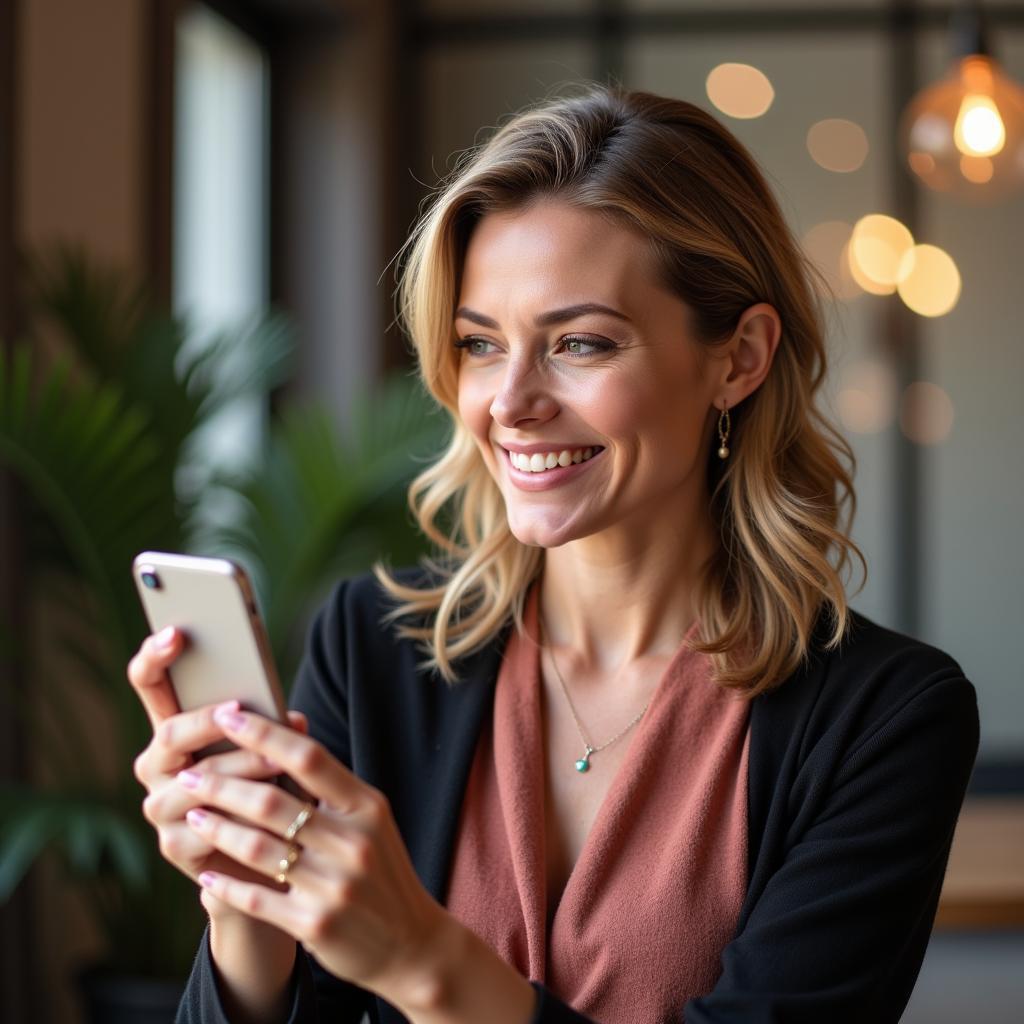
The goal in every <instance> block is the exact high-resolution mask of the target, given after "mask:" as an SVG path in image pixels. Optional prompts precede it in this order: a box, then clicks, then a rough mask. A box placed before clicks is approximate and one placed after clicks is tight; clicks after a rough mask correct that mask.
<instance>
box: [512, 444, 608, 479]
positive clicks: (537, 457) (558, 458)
mask: <svg viewBox="0 0 1024 1024" xmlns="http://www.w3.org/2000/svg"><path fill="white" fill-rule="evenodd" d="M601 450H602V449H601V448H595V447H590V448H577V449H575V450H570V449H563V450H562V451H560V452H555V451H551V452H534V453H533V454H532V455H527V454H525V453H524V452H508V458H509V461H510V462H511V463H512V465H513V466H515V467H516V469H518V470H522V472H524V473H545V472H547V471H548V470H550V469H557V468H558V467H559V466H561V467H563V468H564V467H566V466H571V465H575V464H578V463H580V462H587V461H588V460H589V459H591V458H593V457H594V456H595V455H596V454H597V453H598V452H599V451H601Z"/></svg>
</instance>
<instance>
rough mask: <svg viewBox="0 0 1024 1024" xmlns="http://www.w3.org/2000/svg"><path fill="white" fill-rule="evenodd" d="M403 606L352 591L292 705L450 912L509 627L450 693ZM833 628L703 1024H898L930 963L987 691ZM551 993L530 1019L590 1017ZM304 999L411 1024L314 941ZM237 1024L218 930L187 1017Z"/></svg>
mask: <svg viewBox="0 0 1024 1024" xmlns="http://www.w3.org/2000/svg"><path fill="white" fill-rule="evenodd" d="M399 575H400V576H401V577H402V578H404V579H405V580H406V581H408V582H412V581H413V580H421V579H422V577H421V576H420V571H419V570H404V571H403V572H401V573H400V574H399ZM389 601H390V599H388V598H387V595H386V594H385V593H384V591H383V590H382V589H381V588H380V586H379V584H378V583H377V581H376V580H375V579H374V577H373V576H372V575H369V574H367V575H364V576H360V577H358V578H355V579H351V580H343V581H341V582H340V583H338V584H337V585H336V586H335V588H334V590H333V591H332V593H331V595H330V597H329V598H328V600H327V601H326V603H325V604H324V605H323V606H322V607H321V608H320V610H319V611H318V612H317V615H316V617H315V619H314V621H313V623H312V626H311V628H310V632H309V636H308V642H307V646H306V650H305V654H304V657H303V661H302V665H301V667H300V669H299V672H298V675H297V678H296V681H295V684H294V686H293V688H292V692H291V697H290V702H289V703H290V705H291V706H292V707H294V708H298V709H300V710H302V711H304V712H305V713H306V714H307V715H308V716H309V723H310V734H311V735H312V736H313V737H315V738H316V739H318V740H320V741H321V742H322V743H323V744H324V745H325V746H326V747H328V748H329V749H330V750H331V751H332V753H333V754H334V755H335V756H336V757H337V758H339V759H340V760H341V761H342V762H344V763H345V764H346V765H349V766H350V767H351V768H352V770H353V771H354V772H355V773H356V774H357V775H358V776H359V777H360V778H363V779H365V780H366V781H367V782H369V783H371V784H372V785H373V786H376V787H377V788H378V789H380V790H382V791H383V792H384V793H385V794H386V795H387V797H388V799H389V800H390V803H391V808H392V811H393V813H394V816H395V819H396V821H397V824H398V827H399V829H400V831H401V834H402V837H403V838H404V840H405V842H406V844H407V846H408V849H409V853H410V856H411V858H412V861H413V864H414V865H415V867H416V870H417V872H418V874H419V877H420V879H421V881H422V882H423V885H424V886H425V888H426V889H427V890H428V891H429V892H430V893H431V895H433V896H434V898H435V899H437V900H438V901H439V902H443V901H444V897H445V893H446V885H447V879H448V871H449V867H450V863H451V858H452V854H453V844H454V838H455V831H456V827H457V824H458V819H459V812H460V809H461V806H462V797H463V793H464V789H465V784H466V781H467V778H468V774H469V769H470V764H471V761H472V757H473V753H474V750H475V747H476V742H477V737H478V735H479V733H480V729H481V727H482V725H483V723H484V721H485V716H487V715H489V714H490V712H491V709H492V706H493V696H494V683H495V681H496V679H497V670H498V664H499V659H500V652H501V651H502V650H503V648H504V644H505V640H506V639H507V636H508V629H509V628H510V627H509V626H506V627H505V630H504V631H503V632H502V634H501V635H500V636H499V637H498V638H497V640H496V641H495V642H494V643H492V644H490V645H489V646H487V647H486V648H485V649H483V650H481V651H479V652H478V653H476V654H474V655H471V656H468V657H466V658H465V659H463V660H462V662H461V663H460V665H459V671H460V678H461V680H462V681H461V682H460V683H459V684H457V685H456V686H454V687H451V688H449V687H448V686H447V685H446V684H445V683H444V682H443V681H442V680H440V678H439V677H437V676H434V675H431V674H429V673H425V672H423V671H422V670H419V669H417V668H416V662H417V661H418V660H421V659H422V656H423V655H422V652H421V651H419V650H418V649H417V648H416V646H415V644H414V643H413V642H411V641H407V640H398V639H396V638H395V636H394V634H393V632H392V631H391V630H390V629H387V630H386V629H383V628H381V626H380V624H379V619H380V616H381V614H382V613H383V612H384V611H386V610H387V608H388V607H390V606H391V605H390V603H389ZM824 628H825V626H824V622H822V623H820V624H819V627H818V629H817V630H816V631H815V643H814V645H813V649H812V654H811V657H810V658H809V660H808V662H807V664H806V665H805V666H804V667H802V668H801V669H799V670H797V672H796V673H795V674H794V675H793V676H791V677H790V678H789V679H788V680H786V682H785V683H784V684H783V685H782V686H780V687H779V688H778V689H776V690H774V691H772V692H771V693H769V694H762V695H760V696H759V697H757V698H755V699H754V702H753V705H752V707H751V719H750V728H751V737H750V755H749V775H748V845H749V856H748V870H749V874H748V878H749V882H748V887H747V893H746V898H745V900H744V903H743V906H742V908H741V911H740V916H739V921H738V923H737V926H736V932H735V934H734V936H733V938H732V940H731V941H730V942H729V944H728V945H727V946H726V947H725V948H724V949H723V951H722V973H721V975H720V977H719V979H718V982H717V983H716V985H715V987H714V988H713V989H712V991H710V992H708V993H706V994H704V995H701V996H699V997H697V998H694V999H691V1000H689V1001H688V1002H687V1003H686V1005H685V1006H684V1007H680V1010H679V1015H678V1019H679V1020H682V1019H683V1017H684V1016H685V1020H686V1024H740V1022H742V1024H804V1022H806V1024H823V1022H829V1024H843V1022H846V1021H849V1022H854V1021H856V1022H858V1024H860V1022H863V1021H872V1022H873V1024H886V1022H893V1024H896V1022H898V1021H899V1019H900V1016H901V1015H902V1013H903V1009H904V1007H905V1006H906V1004H907V1002H908V1000H909V998H910V994H911V991H912V990H913V987H914V983H915V981H916V979H917V975H918V972H919V970H920V968H921V962H922V960H923V958H924V953H925V949H926V947H927V944H928V938H929V935H930V932H931V928H932V924H933V922H934V919H935V912H936V907H937V904H938V899H939V891H940V889H941V886H942V881H943V876H944V874H945V869H946V863H947V860H948V857H949V850H950V844H951V842H952V838H953V829H954V826H955V825H956V820H957V815H958V813H959V811H960V806H961V804H962V802H963V798H964V793H965V791H966V788H967V783H968V781H969V778H970V774H971V770H972V767H973V764H974V759H975V756H976V754H977V749H978V733H979V723H978V706H977V697H976V693H975V690H974V687H973V685H972V684H971V683H970V682H968V681H967V679H965V678H964V675H963V672H962V671H961V669H960V667H959V666H958V665H957V663H956V662H955V661H953V659H952V658H950V657H949V656H948V655H946V654H944V653H943V652H942V651H939V650H937V649H936V648H934V647H931V646H928V645H927V644H924V643H922V642H920V641H917V640H913V639H911V638H909V637H906V636H902V635H900V634H898V633H895V632H892V631H891V630H888V629H884V628H882V627H881V626H879V625H877V624H875V623H874V622H872V621H871V620H869V619H867V618H865V617H864V616H862V615H860V614H857V613H854V614H853V628H852V630H851V632H850V633H849V634H848V637H847V639H845V640H844V642H843V645H842V647H841V648H840V650H839V651H832V652H828V651H825V650H823V649H822V647H821V644H820V639H821V636H822V631H823V630H824ZM532 983H533V985H534V988H535V989H536V991H537V993H538V1000H537V1007H536V1011H535V1013H534V1016H533V1017H532V1019H531V1021H530V1022H529V1024H556V1022H570V1024H582V1022H586V1021H587V1020H588V1018H585V1017H583V1016H582V1015H580V1014H578V1013H576V1012H575V1011H573V1010H572V1009H571V1008H570V1007H568V1006H567V1005H566V1004H565V1003H563V1002H561V1001H560V1000H559V999H558V998H557V997H556V996H555V995H554V994H552V993H551V992H550V991H548V990H547V989H546V988H545V987H544V986H543V985H541V984H539V983H537V982H532ZM621 984H624V985H628V984H630V981H629V979H628V978H623V979H622V980H621ZM292 986H293V991H294V1001H293V1004H292V1011H291V1014H290V1016H289V1018H288V1020H289V1024H309V1022H313V1021H320V1022H323V1024H358V1022H359V1021H360V1020H361V1019H362V1015H363V1013H364V1012H367V1013H369V1017H370V1020H371V1021H372V1022H374V1024H399V1022H403V1021H405V1017H403V1016H402V1015H401V1014H399V1013H398V1012H397V1011H396V1010H395V1009H394V1008H393V1007H392V1006H390V1005H389V1004H388V1003H386V1002H385V1001H384V1000H382V999H379V998H377V997H375V996H374V995H372V994H370V993H368V992H366V991H365V990H363V989H360V988H357V987H356V986H354V985H352V984H350V983H348V982H344V981H341V980H339V979H338V978H336V977H335V976H334V975H332V974H330V973H329V972H328V971H326V970H324V969H323V967H321V966H320V964H319V963H317V962H316V960H315V959H314V958H313V957H312V956H310V955H309V954H307V953H306V951H305V950H304V949H303V948H302V947H301V946H300V948H299V950H298V955H297V957H296V967H295V972H294V974H293V978H292ZM226 1020H227V1018H226V1017H225V1015H224V1012H223V1009H222V1007H221V1004H220V1000H219V997H218V993H217V987H216V982H215V977H214V973H213V965H212V959H211V957H210V949H209V929H208V928H207V931H206V932H205V933H204V935H203V938H202V941H201V943H200V947H199V952H198V955H197V956H196V960H195V964H194V966H193V970H192V974H191V976H190V978H189V981H188V985H187V987H186V989H185V993H184V995H183V997H182V1001H181V1005H180V1007H179V1009H178V1014H177V1017H176V1022H177V1024H199V1022H207V1024H210V1022H217V1024H223V1022H225V1021H226ZM481 1024H483V1022H481ZM524 1024H526V1022H524ZM615 1024H624V1022H615ZM630 1024H633V1022H630ZM636 1024H647V1022H636Z"/></svg>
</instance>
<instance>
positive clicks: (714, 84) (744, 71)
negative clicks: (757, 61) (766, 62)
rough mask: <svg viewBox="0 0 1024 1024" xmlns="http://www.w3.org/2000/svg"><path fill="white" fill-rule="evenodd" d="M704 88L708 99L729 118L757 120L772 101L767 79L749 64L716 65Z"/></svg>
mask: <svg viewBox="0 0 1024 1024" xmlns="http://www.w3.org/2000/svg"><path fill="white" fill-rule="evenodd" d="M704 87H705V89H706V90H707V94H708V99H709V100H711V102H712V103H713V104H714V105H715V106H716V107H717V108H718V109H719V110H720V111H721V112H722V113H723V114H728V115H729V117H738V118H745V119H749V118H752V117H760V116H761V115H762V114H763V113H764V112H765V111H766V110H767V109H768V108H769V107H770V106H771V105H772V100H774V99H775V90H774V89H773V88H772V83H771V82H770V81H768V76H767V75H766V74H765V73H764V72H763V71H759V70H758V69H757V68H755V67H752V66H751V65H750V64H719V65H718V66H717V67H715V68H712V70H711V73H710V74H709V75H708V77H707V81H706V82H705V86H704Z"/></svg>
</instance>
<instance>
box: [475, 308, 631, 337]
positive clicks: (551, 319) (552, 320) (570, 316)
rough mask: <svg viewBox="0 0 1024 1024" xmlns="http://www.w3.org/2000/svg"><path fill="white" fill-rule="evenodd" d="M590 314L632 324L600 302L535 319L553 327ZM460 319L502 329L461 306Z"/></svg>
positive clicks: (565, 309) (548, 313)
mask: <svg viewBox="0 0 1024 1024" xmlns="http://www.w3.org/2000/svg"><path fill="white" fill-rule="evenodd" d="M588 313H603V314H604V315H605V316H613V317H615V318H616V319H617V320H624V321H626V323H629V322H630V319H629V317H628V316H626V314H625V313H620V312H619V311H618V310H617V309H612V308H611V306H602V305H601V303H600V302H579V303H577V304H576V305H575V306H564V307H563V308H562V309H552V310H549V311H548V312H547V313H541V314H540V316H538V317H536V318H535V320H534V324H535V325H536V326H537V327H551V326H552V325H553V324H563V323H565V322H566V321H567V320H575V319H576V318H577V317H580V316H586V315H587V314H588ZM460 318H462V319H464V320H470V321H472V322H473V323H475V324H479V325H480V326H481V327H490V328H491V329H492V330H498V329H499V327H500V325H499V324H498V321H497V320H492V319H491V317H489V316H484V315H483V313H477V312H476V311H475V310H472V309H469V308H468V307H467V306H460V307H459V308H458V309H457V310H455V319H456V320H458V319H460Z"/></svg>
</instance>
